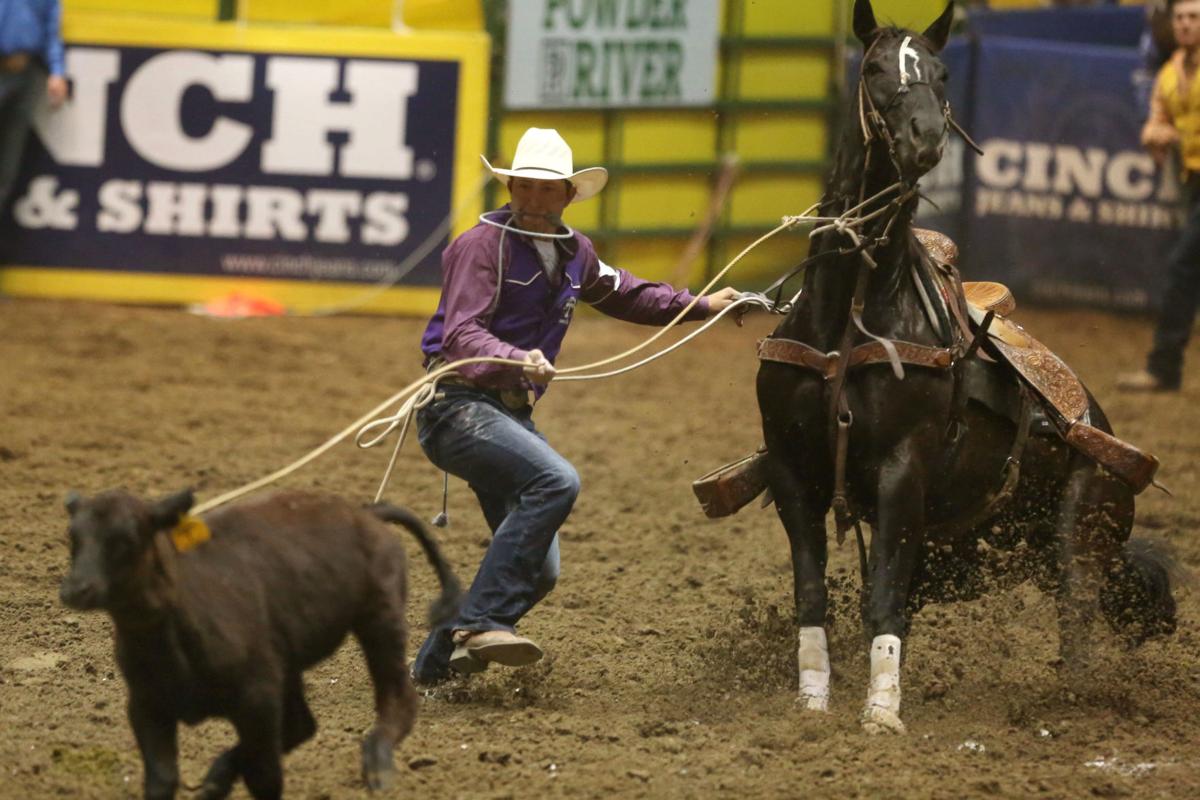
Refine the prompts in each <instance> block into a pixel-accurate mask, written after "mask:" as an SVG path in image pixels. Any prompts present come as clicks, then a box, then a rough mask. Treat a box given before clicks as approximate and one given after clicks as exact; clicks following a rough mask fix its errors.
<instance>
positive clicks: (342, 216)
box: [307, 189, 362, 242]
mask: <svg viewBox="0 0 1200 800" xmlns="http://www.w3.org/2000/svg"><path fill="white" fill-rule="evenodd" d="M307 202H308V213H309V214H316V215H317V231H316V236H317V241H318V242H348V241H350V226H349V225H348V224H347V223H346V218H347V217H352V216H353V217H356V216H358V215H359V214H360V213H362V195H361V194H359V193H358V192H348V191H341V190H334V189H314V190H313V191H311V192H309V193H308V199H307Z"/></svg>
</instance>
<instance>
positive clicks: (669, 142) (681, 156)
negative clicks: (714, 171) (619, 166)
mask: <svg viewBox="0 0 1200 800" xmlns="http://www.w3.org/2000/svg"><path fill="white" fill-rule="evenodd" d="M622 125H623V127H624V130H623V132H622V142H621V144H622V147H621V158H622V160H623V161H625V163H627V164H637V163H643V164H644V163H653V162H658V163H679V162H688V161H712V160H713V159H715V158H716V156H717V124H716V120H715V118H714V116H713V114H712V113H711V112H708V111H703V112H687V111H678V112H671V111H657V112H656V111H639V112H633V113H629V114H626V115H625V116H624V118H623V122H622Z"/></svg>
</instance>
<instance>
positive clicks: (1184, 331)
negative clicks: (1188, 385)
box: [1146, 178, 1200, 388]
mask: <svg viewBox="0 0 1200 800" xmlns="http://www.w3.org/2000/svg"><path fill="white" fill-rule="evenodd" d="M1187 194H1188V201H1187V202H1188V216H1187V221H1186V222H1185V223H1184V225H1183V230H1182V231H1181V232H1180V235H1179V240H1178V241H1177V242H1176V243H1175V246H1174V248H1172V250H1171V255H1170V256H1169V257H1168V259H1167V288H1166V292H1165V293H1164V294H1163V303H1162V309H1161V310H1160V311H1159V312H1158V324H1157V326H1156V327H1155V330H1154V347H1153V349H1152V350H1151V351H1150V355H1149V357H1148V358H1147V359H1146V370H1147V371H1148V372H1149V373H1150V374H1151V375H1153V376H1154V377H1156V378H1158V380H1159V381H1160V382H1161V383H1162V384H1163V385H1165V386H1168V387H1173V388H1175V387H1178V386H1179V383H1180V380H1181V378H1182V377H1183V351H1184V350H1185V349H1186V348H1187V343H1188V339H1189V338H1190V337H1191V335H1192V325H1193V324H1194V323H1195V321H1196V305H1197V303H1200V182H1198V181H1196V179H1194V178H1193V180H1192V181H1189V185H1188V186H1187Z"/></svg>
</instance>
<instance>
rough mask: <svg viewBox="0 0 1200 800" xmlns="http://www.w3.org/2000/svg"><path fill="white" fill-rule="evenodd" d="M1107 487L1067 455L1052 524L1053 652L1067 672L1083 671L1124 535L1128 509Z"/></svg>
mask: <svg viewBox="0 0 1200 800" xmlns="http://www.w3.org/2000/svg"><path fill="white" fill-rule="evenodd" d="M1113 481H1114V479H1113V478H1111V477H1110V476H1109V475H1107V474H1105V473H1104V472H1103V470H1101V468H1100V467H1099V466H1097V465H1096V463H1095V462H1093V461H1092V460H1091V459H1088V458H1087V457H1085V456H1083V455H1081V454H1078V453H1075V454H1073V455H1072V457H1071V467H1070V473H1069V476H1068V478H1067V483H1066V486H1065V488H1064V490H1063V494H1062V499H1061V502H1060V505H1059V513H1058V518H1057V520H1056V524H1055V528H1056V540H1057V544H1058V567H1059V582H1058V591H1057V595H1056V604H1057V607H1058V620H1059V649H1060V654H1061V656H1062V659H1063V664H1064V666H1065V667H1066V668H1067V669H1068V670H1079V669H1082V668H1084V667H1086V665H1087V662H1088V659H1089V656H1090V643H1091V639H1092V636H1091V633H1092V623H1093V622H1094V621H1095V620H1096V618H1097V616H1098V612H1099V599H1100V590H1101V587H1102V586H1103V584H1104V581H1105V576H1106V575H1107V574H1108V572H1109V571H1110V570H1111V569H1112V567H1113V565H1114V564H1115V563H1117V561H1118V560H1119V558H1120V552H1121V543H1122V541H1123V540H1124V538H1125V537H1126V535H1127V533H1128V530H1129V524H1130V518H1131V515H1132V504H1131V503H1128V502H1123V501H1126V500H1127V499H1128V498H1127V497H1124V496H1123V495H1122V494H1121V493H1119V492H1114V491H1113V488H1114V487H1113V483H1112V482H1113ZM1124 494H1125V495H1127V494H1128V493H1127V492H1125V493H1124Z"/></svg>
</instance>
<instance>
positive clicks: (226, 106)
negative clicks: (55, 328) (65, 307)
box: [0, 22, 487, 306]
mask: <svg viewBox="0 0 1200 800" xmlns="http://www.w3.org/2000/svg"><path fill="white" fill-rule="evenodd" d="M69 33H70V35H69V37H68V49H67V57H66V63H67V71H68V74H69V77H70V79H71V82H72V96H71V100H70V102H69V103H68V104H66V106H65V107H63V108H61V109H58V110H50V109H49V108H45V107H44V108H42V109H40V110H39V111H38V113H37V116H36V119H35V136H33V137H32V141H31V143H30V150H29V152H28V155H27V158H26V161H25V164H24V167H23V171H22V176H21V179H20V181H19V183H18V186H17V189H16V191H15V192H14V200H13V204H12V208H11V213H9V214H7V215H6V216H5V218H4V219H3V220H2V222H0V259H2V260H3V263H5V264H8V265H18V266H19V269H16V270H13V269H9V270H6V273H5V275H4V277H3V279H2V281H3V282H2V285H3V287H4V289H5V291H10V292H14V293H22V292H21V289H22V286H27V285H28V284H29V279H28V275H29V271H30V270H34V271H37V270H43V271H44V270H67V271H69V272H70V275H71V279H72V283H73V285H74V286H76V287H80V286H82V287H85V288H84V289H83V290H82V292H83V293H84V294H88V293H97V292H98V293H99V294H101V295H105V296H109V297H112V296H113V295H114V293H115V295H116V296H118V297H119V296H124V295H126V294H128V295H129V298H128V299H162V300H178V301H184V300H188V299H200V298H202V297H203V296H205V295H211V293H212V288H213V287H214V286H217V285H220V286H225V285H226V284H225V283H224V282H225V281H227V280H228V279H252V280H260V281H261V280H267V281H269V286H270V288H269V289H268V290H267V291H268V292H269V293H270V294H272V295H273V296H276V297H277V298H279V299H282V300H284V301H286V302H288V303H289V304H291V305H300V306H303V305H306V304H309V305H311V304H316V303H318V302H321V301H328V300H329V299H330V298H331V297H332V296H333V295H332V294H331V290H333V288H334V287H332V286H331V285H330V284H343V286H342V288H343V289H345V288H347V287H345V286H344V285H345V284H362V283H375V282H379V281H383V280H386V279H388V278H389V276H394V275H395V274H396V273H397V269H398V267H399V266H400V265H401V264H402V263H404V262H405V261H406V260H408V259H410V256H413V254H414V251H415V250H416V249H417V248H419V247H421V246H422V245H424V244H426V243H427V242H428V241H429V240H430V238H431V237H433V238H434V239H436V240H437V241H436V242H435V244H436V243H443V242H444V241H445V240H446V238H447V233H446V231H445V229H444V228H441V226H442V225H443V224H444V222H445V220H446V219H447V217H448V216H449V215H450V214H451V209H452V208H454V207H455V204H456V202H462V200H463V199H464V198H465V196H466V195H467V194H468V193H469V192H471V191H473V190H474V187H475V186H476V185H477V178H478V175H479V167H478V155H477V154H478V153H479V152H480V151H481V150H482V144H483V138H484V111H483V109H484V106H485V103H484V98H485V97H486V94H485V92H486V73H485V69H486V66H485V60H486V52H487V43H486V39H485V38H484V37H483V36H482V35H467V34H463V35H458V36H451V37H449V38H448V39H446V40H443V41H441V42H432V41H427V40H425V39H424V38H422V37H421V36H416V35H414V36H397V35H395V34H392V33H390V32H369V33H368V32H365V31H355V32H339V31H337V30H336V29H334V30H330V29H325V30H323V31H315V30H299V29H289V30H288V31H287V32H286V33H281V31H280V30H279V29H276V30H270V29H267V30H256V29H247V28H238V27H236V26H233V25H217V24H191V23H180V24H178V25H174V26H166V27H164V26H163V25H161V24H159V25H156V26H154V27H153V28H147V29H146V30H138V29H137V27H136V26H132V25H122V23H120V22H114V23H112V26H111V27H109V28H108V29H103V30H100V31H97V29H96V28H95V27H94V26H87V27H86V28H85V27H84V26H82V25H77V26H76V29H75V30H73V31H70V32H69ZM460 172H462V173H465V174H460ZM439 230H440V232H439ZM438 250H439V248H437V247H431V248H428V251H429V252H428V253H427V254H426V255H425V256H424V257H423V258H421V259H419V260H418V261H417V262H416V263H415V268H414V269H413V270H412V272H411V273H409V274H408V275H407V277H406V278H405V280H404V282H405V284H406V285H418V286H429V287H434V286H436V285H438V284H439V282H440V275H439V269H438V257H437V253H438ZM164 273H165V274H167V275H169V276H171V278H173V279H175V280H174V281H173V282H172V283H170V284H163V283H162V282H161V281H160V282H157V283H154V284H150V283H144V284H143V287H142V288H143V289H145V290H146V291H149V292H150V293H151V294H152V295H158V294H164V295H165V296H162V297H158V296H151V297H143V296H141V294H142V293H140V292H139V290H138V288H137V282H136V281H133V282H132V283H131V282H130V279H132V278H135V277H136V276H137V275H138V274H145V275H151V274H153V275H158V276H161V275H163V274H164ZM114 274H117V275H120V276H121V278H122V282H121V288H116V289H114V288H113V287H111V286H110V287H108V289H107V290H102V289H99V288H97V289H96V290H95V291H93V290H92V289H88V288H86V287H97V284H96V282H95V281H94V280H90V278H95V277H96V276H109V277H111V276H112V275H114ZM40 277H41V279H42V281H43V284H44V283H45V273H44V272H43V273H42V274H41V276H40ZM187 279H191V280H190V282H189V280H187ZM195 279H203V280H202V281H201V282H200V283H196V280H195ZM204 280H207V281H209V283H204V282H203V281H204ZM80 281H82V283H80ZM212 281H217V282H218V283H217V284H213V283H211V282H212ZM314 282H320V283H321V284H323V285H322V286H319V287H318V286H315V285H314ZM51 283H54V282H53V281H51ZM61 285H62V282H61V281H60V282H59V287H60V288H61ZM150 286H153V287H154V288H146V287H150ZM334 294H336V291H335V292H334ZM401 305H403V304H401Z"/></svg>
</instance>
